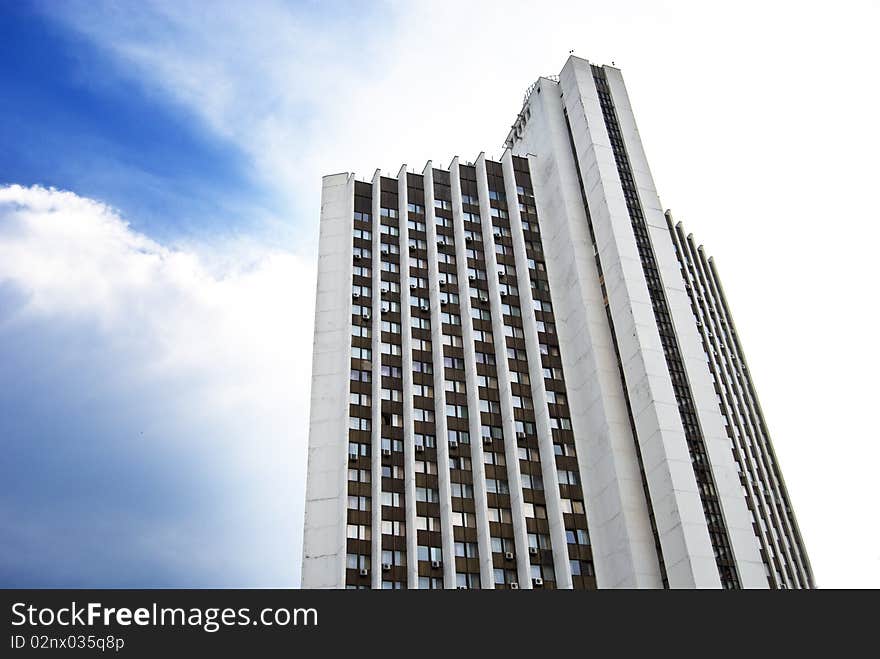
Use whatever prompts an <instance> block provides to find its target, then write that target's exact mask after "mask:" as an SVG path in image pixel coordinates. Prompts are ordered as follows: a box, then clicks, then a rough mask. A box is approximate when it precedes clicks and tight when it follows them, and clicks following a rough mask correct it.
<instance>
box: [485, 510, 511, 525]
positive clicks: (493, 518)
mask: <svg viewBox="0 0 880 659" xmlns="http://www.w3.org/2000/svg"><path fill="white" fill-rule="evenodd" d="M486 512H487V514H488V518H489V521H490V522H498V523H500V524H511V523H512V522H513V517H512V516H511V514H510V510H509V509H507V508H489V509H488V510H487V511H486Z"/></svg>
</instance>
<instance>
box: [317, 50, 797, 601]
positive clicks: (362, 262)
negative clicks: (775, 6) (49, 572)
mask: <svg viewBox="0 0 880 659" xmlns="http://www.w3.org/2000/svg"><path fill="white" fill-rule="evenodd" d="M303 554H304V555H303V586H304V587H307V588H343V587H347V588H392V589H394V588H455V587H458V588H462V587H463V588H538V587H540V588H575V589H592V588H615V587H617V588H663V587H669V588H719V587H721V588H767V587H771V588H811V587H813V585H814V584H813V578H812V573H811V570H810V565H809V561H808V559H807V555H806V552H805V550H804V547H803V543H802V541H801V538H800V534H799V531H798V528H797V524H796V522H795V518H794V514H793V512H792V509H791V504H790V501H789V498H788V494H787V492H786V489H785V484H784V482H783V480H782V475H781V473H780V470H779V466H778V464H777V461H776V457H775V455H774V453H773V449H772V446H771V444H770V438H769V435H768V432H767V428H766V424H765V423H764V418H763V416H762V413H761V409H760V406H759V404H758V400H757V397H756V395H755V390H754V386H753V384H752V380H751V377H750V375H749V371H748V368H747V367H746V363H745V359H744V356H743V353H742V348H741V346H740V344H739V340H738V338H737V334H736V330H735V328H734V325H733V321H732V318H731V315H730V310H729V308H728V305H727V301H726V300H725V298H724V294H723V292H722V289H721V285H720V281H719V278H718V273H717V270H716V267H715V265H714V263H713V262H712V260H711V259H707V258H706V257H705V255H704V253H703V249H702V247H697V246H696V245H695V243H694V241H693V239H692V237H691V236H688V235H686V234H685V233H684V231H683V230H682V227H681V225H680V224H677V225H675V224H673V221H672V218H671V216H670V215H669V213H668V212H667V213H664V212H663V210H662V207H661V205H660V202H659V199H658V197H657V192H656V190H655V188H654V183H653V180H652V177H651V173H650V170H649V168H648V164H647V161H646V159H645V154H644V151H643V149H642V145H641V141H640V139H639V135H638V130H637V128H636V125H635V120H634V117H633V112H632V108H631V107H630V103H629V99H628V97H627V93H626V89H625V87H624V85H623V79H622V77H621V75H620V71H619V70H617V69H616V68H613V67H607V66H605V67H597V66H593V65H591V64H590V63H589V62H587V61H585V60H583V59H580V58H576V57H570V58H569V59H568V61H567V62H566V64H565V66H564V68H563V69H562V72H561V73H560V75H559V76H558V77H555V76H554V77H552V78H540V79H539V80H538V81H537V82H536V83H534V84H533V85H532V86H531V87H530V89H529V91H528V93H527V95H526V99H525V102H524V104H523V107H522V109H521V111H520V112H519V114H518V115H517V117H516V121H515V123H514V125H513V127H512V128H511V130H510V133H509V134H508V137H507V142H506V149H505V151H504V154H503V155H502V157H501V159H500V161H499V162H494V161H491V160H487V159H486V158H485V157H484V156H483V155H482V154H481V155H480V156H479V157H478V158H477V159H476V161H475V162H473V163H462V162H459V160H458V158H455V159H453V161H452V163H451V165H450V166H449V168H448V169H436V168H434V167H433V166H432V164H431V163H430V162H429V163H428V164H427V166H426V167H425V168H424V170H423V171H422V172H421V173H420V174H416V173H412V172H409V171H407V168H406V167H405V166H404V167H402V168H401V169H400V172H399V173H398V174H397V176H396V177H385V176H382V175H381V174H380V173H379V172H378V171H377V172H376V174H375V175H374V176H373V179H372V181H370V182H363V181H358V180H356V179H355V177H354V176H353V175H350V174H335V175H331V176H327V177H325V178H324V185H323V192H322V203H321V228H320V255H319V268H318V290H317V309H316V316H315V343H314V357H313V373H312V400H311V426H310V437H309V462H308V484H307V501H306V512H305V540H304V552H303Z"/></svg>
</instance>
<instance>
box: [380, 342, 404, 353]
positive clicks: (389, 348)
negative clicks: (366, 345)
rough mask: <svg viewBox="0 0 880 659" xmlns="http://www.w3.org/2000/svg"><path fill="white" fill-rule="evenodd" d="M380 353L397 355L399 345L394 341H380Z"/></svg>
mask: <svg viewBox="0 0 880 659" xmlns="http://www.w3.org/2000/svg"><path fill="white" fill-rule="evenodd" d="M382 354H383V355H399V354H400V346H399V345H397V344H396V343H385V342H383V343H382Z"/></svg>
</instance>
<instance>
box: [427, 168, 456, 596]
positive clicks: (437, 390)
mask: <svg viewBox="0 0 880 659" xmlns="http://www.w3.org/2000/svg"><path fill="white" fill-rule="evenodd" d="M422 174H423V176H424V185H425V236H426V240H427V242H428V280H429V281H428V294H429V296H430V307H431V356H432V358H433V361H434V365H433V369H434V428H435V430H434V432H435V433H436V445H437V480H438V483H439V485H440V487H439V490H440V491H439V495H440V534H441V544H442V547H441V548H442V553H443V587H444V588H455V585H456V584H455V581H456V576H455V543H454V540H453V537H452V503H451V498H450V484H449V483H450V481H449V444H448V443H447V441H446V432H447V427H448V425H447V423H446V392H445V385H444V378H443V322H442V320H441V318H440V274H439V268H438V267H437V225H436V219H435V215H434V170H433V167H432V166H431V161H430V160H429V161H428V164H427V165H425V169H424V171H423V173H422Z"/></svg>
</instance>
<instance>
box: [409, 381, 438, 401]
mask: <svg viewBox="0 0 880 659" xmlns="http://www.w3.org/2000/svg"><path fill="white" fill-rule="evenodd" d="M433 395H434V387H432V386H431V385H429V384H414V385H413V396H421V397H423V398H431V397H432V396H433Z"/></svg>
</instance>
